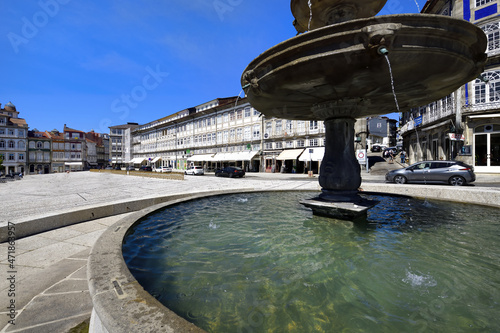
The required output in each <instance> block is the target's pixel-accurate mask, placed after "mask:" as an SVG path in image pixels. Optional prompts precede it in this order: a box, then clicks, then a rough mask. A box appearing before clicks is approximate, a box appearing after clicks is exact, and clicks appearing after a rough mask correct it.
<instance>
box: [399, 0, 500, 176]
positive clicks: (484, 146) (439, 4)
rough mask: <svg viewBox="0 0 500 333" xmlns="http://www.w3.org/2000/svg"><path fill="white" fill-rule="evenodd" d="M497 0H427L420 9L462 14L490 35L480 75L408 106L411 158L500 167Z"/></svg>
mask: <svg viewBox="0 0 500 333" xmlns="http://www.w3.org/2000/svg"><path fill="white" fill-rule="evenodd" d="M498 2H499V1H498V0H429V1H427V3H426V4H425V6H424V8H423V10H422V13H426V14H439V15H447V16H452V17H456V18H460V19H464V20H466V21H469V22H471V23H474V24H475V25H477V26H478V27H480V28H481V29H482V30H483V31H484V32H485V34H486V36H487V38H488V47H487V50H486V52H487V55H488V60H487V63H486V68H485V70H484V72H483V73H482V75H481V76H480V77H478V78H477V79H476V80H474V81H472V82H469V83H467V84H465V85H464V86H462V87H461V88H460V89H458V90H457V91H456V92H454V93H452V94H451V95H449V96H446V97H444V98H443V99H441V100H439V101H435V102H433V103H431V104H429V105H426V106H422V107H420V108H416V109H412V110H410V111H409V112H404V113H403V114H402V119H401V125H402V126H401V129H400V131H401V135H402V136H403V140H404V145H405V148H406V150H407V152H408V153H409V154H408V157H409V159H410V162H411V163H412V162H415V161H419V160H426V159H456V160H461V161H463V162H466V163H468V164H470V165H473V166H474V168H475V171H476V172H488V173H491V172H495V173H496V172H500V61H499V60H500V16H499V14H500V13H499V11H498Z"/></svg>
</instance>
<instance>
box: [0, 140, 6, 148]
mask: <svg viewBox="0 0 500 333" xmlns="http://www.w3.org/2000/svg"><path fill="white" fill-rule="evenodd" d="M0 148H5V141H4V140H0Z"/></svg>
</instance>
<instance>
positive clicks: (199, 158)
mask: <svg viewBox="0 0 500 333" xmlns="http://www.w3.org/2000/svg"><path fill="white" fill-rule="evenodd" d="M187 160H188V161H189V162H212V161H214V154H200V155H193V156H191V157H188V159H187Z"/></svg>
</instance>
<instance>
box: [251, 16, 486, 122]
mask: <svg viewBox="0 0 500 333" xmlns="http://www.w3.org/2000/svg"><path fill="white" fill-rule="evenodd" d="M486 45H487V40H486V36H485V35H484V33H483V31H482V30H481V29H479V28H478V27H476V26H474V25H473V24H471V23H469V22H466V21H464V20H460V19H454V18H451V17H447V16H442V15H420V14H403V15H388V16H378V17H372V18H365V19H357V20H352V21H348V22H343V23H339V24H334V25H330V26H326V27H323V28H319V29H316V30H312V31H309V32H307V33H305V34H302V35H299V36H296V37H293V38H291V39H289V40H287V41H284V42H282V43H280V44H278V45H276V46H274V47H272V48H270V49H268V50H267V51H265V52H264V53H262V54H261V55H260V56H258V57H257V58H256V59H254V60H253V61H252V62H251V63H250V64H249V65H248V66H247V68H246V69H245V71H244V72H243V75H242V78H241V84H242V86H243V87H245V86H246V87H247V89H246V94H247V97H248V100H249V102H250V103H251V104H252V106H254V107H255V108H256V109H258V110H259V111H260V112H262V113H264V114H265V115H267V116H269V117H279V118H285V119H299V120H314V119H316V120H325V119H328V118H333V117H340V116H343V117H345V116H348V117H352V118H359V117H368V116H373V115H379V114H386V113H390V112H394V110H395V109H396V107H395V103H394V96H393V93H392V87H391V79H390V75H389V68H388V65H387V62H386V59H385V58H384V56H383V55H381V54H380V50H381V48H385V49H387V50H388V52H389V55H388V57H389V59H390V62H391V66H392V73H393V77H394V84H395V87H396V94H397V98H398V102H399V105H400V107H401V108H410V107H416V106H421V105H425V104H428V103H430V102H433V101H435V100H438V99H440V98H442V97H444V96H446V95H448V94H450V93H452V92H453V91H455V90H456V89H457V88H459V87H460V86H461V85H462V84H464V83H466V82H468V81H471V80H473V79H475V78H476V77H477V76H478V75H479V74H480V73H481V72H482V71H483V67H484V64H485V61H486V54H485V53H484V52H485V50H486ZM317 105H327V106H328V107H327V109H330V110H331V109H333V110H334V111H327V112H324V109H325V108H324V107H319V108H315V107H314V106H317Z"/></svg>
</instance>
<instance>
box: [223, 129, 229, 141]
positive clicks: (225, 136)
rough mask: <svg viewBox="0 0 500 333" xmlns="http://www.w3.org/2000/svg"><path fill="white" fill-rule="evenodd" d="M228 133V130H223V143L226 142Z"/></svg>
mask: <svg viewBox="0 0 500 333" xmlns="http://www.w3.org/2000/svg"><path fill="white" fill-rule="evenodd" d="M228 135H229V132H228V131H224V137H223V141H222V142H223V143H227V142H228Z"/></svg>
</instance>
